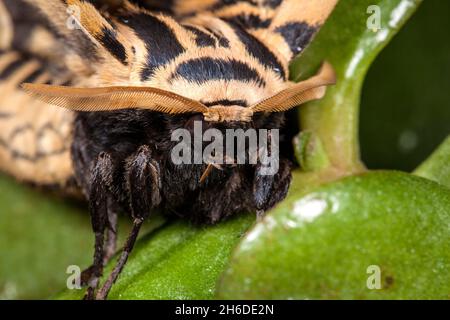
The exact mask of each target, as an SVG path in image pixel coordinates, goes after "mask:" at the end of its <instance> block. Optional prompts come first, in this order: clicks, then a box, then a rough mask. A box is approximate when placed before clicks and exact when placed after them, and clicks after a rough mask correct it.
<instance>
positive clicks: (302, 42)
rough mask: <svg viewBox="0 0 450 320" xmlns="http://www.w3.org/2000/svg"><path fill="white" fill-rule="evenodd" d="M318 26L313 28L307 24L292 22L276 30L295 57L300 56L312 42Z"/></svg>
mask: <svg viewBox="0 0 450 320" xmlns="http://www.w3.org/2000/svg"><path fill="white" fill-rule="evenodd" d="M317 29H318V26H311V25H309V24H307V23H305V22H290V23H287V24H285V25H284V26H280V27H278V28H276V29H275V31H276V32H278V33H279V34H281V35H282V36H283V38H284V40H285V41H286V42H287V44H288V45H289V48H290V49H291V51H292V54H293V55H294V56H296V55H298V54H299V53H300V52H301V51H303V49H305V47H306V46H307V45H308V44H309V42H310V41H311V39H312V37H313V35H314V34H315V33H316V31H317Z"/></svg>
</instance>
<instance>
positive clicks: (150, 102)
mask: <svg viewBox="0 0 450 320" xmlns="http://www.w3.org/2000/svg"><path fill="white" fill-rule="evenodd" d="M335 81H336V76H335V73H334V70H333V68H332V66H331V65H330V64H329V63H327V62H325V63H324V64H323V65H322V67H321V68H320V70H319V72H318V73H317V74H316V75H315V76H313V77H311V78H309V79H307V80H305V81H302V82H299V83H291V84H290V85H289V87H288V88H287V89H285V90H282V91H281V92H279V93H277V94H275V95H273V96H272V97H269V98H267V99H263V100H262V101H260V102H258V103H256V104H255V105H253V106H250V107H244V106H240V105H227V106H224V105H214V106H209V107H208V106H206V105H205V104H203V103H201V102H199V101H196V100H193V99H190V98H187V97H183V96H181V95H178V94H176V93H173V92H170V91H166V90H161V89H158V88H149V87H128V86H123V87H103V88H73V87H61V86H52V85H42V84H24V85H23V88H24V90H25V91H26V92H28V93H29V94H31V95H33V96H35V97H37V98H38V99H40V100H42V101H44V102H46V103H49V104H53V105H56V106H59V107H63V108H67V109H70V110H73V111H81V112H104V111H114V110H121V109H145V110H150V111H155V112H162V113H167V114H188V113H201V114H203V116H204V120H205V121H208V122H249V121H251V120H252V116H253V115H254V113H257V112H264V113H271V112H282V111H287V110H289V109H291V108H293V107H295V106H298V105H301V104H303V103H305V102H308V101H311V100H316V99H320V98H322V97H323V96H324V95H325V91H326V87H327V86H329V85H332V84H334V83H335ZM243 90H245V89H244V88H243Z"/></svg>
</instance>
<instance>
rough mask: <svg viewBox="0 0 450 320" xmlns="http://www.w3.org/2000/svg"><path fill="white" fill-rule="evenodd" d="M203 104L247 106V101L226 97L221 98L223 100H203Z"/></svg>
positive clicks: (208, 105) (210, 105) (209, 105)
mask: <svg viewBox="0 0 450 320" xmlns="http://www.w3.org/2000/svg"><path fill="white" fill-rule="evenodd" d="M203 104H204V105H205V106H207V107H212V106H219V105H220V106H241V107H248V103H247V101H245V100H228V99H223V100H216V101H211V102H204V103H203Z"/></svg>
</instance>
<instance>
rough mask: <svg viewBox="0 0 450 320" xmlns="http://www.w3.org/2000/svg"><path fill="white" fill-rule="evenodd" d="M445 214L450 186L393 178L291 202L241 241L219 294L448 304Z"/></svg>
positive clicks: (360, 181)
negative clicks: (410, 300)
mask: <svg viewBox="0 0 450 320" xmlns="http://www.w3.org/2000/svg"><path fill="white" fill-rule="evenodd" d="M296 182H300V181H296ZM448 208H450V190H449V189H447V188H445V187H443V186H441V185H439V184H437V183H435V182H431V181H429V180H426V179H423V178H419V177H415V176H412V175H410V174H406V173H397V172H371V173H364V174H361V175H358V176H353V177H348V178H344V179H342V180H340V181H338V182H335V183H331V184H327V185H325V186H322V187H320V188H318V189H316V190H315V191H314V192H311V193H309V194H307V195H306V196H304V197H296V196H291V197H290V198H289V199H288V200H287V201H285V202H284V203H283V204H282V205H280V206H279V207H277V208H276V210H275V211H274V212H272V213H271V214H270V215H269V216H267V217H266V218H265V219H264V220H263V221H262V222H260V223H259V224H257V225H256V226H255V227H254V228H253V229H252V230H251V231H250V232H249V233H248V234H247V236H246V237H245V239H244V240H243V241H242V242H241V243H240V244H239V246H238V248H237V250H236V251H235V252H234V255H233V257H232V259H231V263H230V265H229V267H228V269H227V271H226V272H225V273H224V276H223V278H222V279H221V282H220V284H219V289H218V294H217V297H218V298H224V299H433V298H434V299H448V293H449V292H450V273H449V272H448V270H449V268H450V242H449V232H450V230H449V221H450V210H449V209H448ZM378 285H379V286H378Z"/></svg>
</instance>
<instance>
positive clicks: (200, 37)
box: [185, 26, 216, 47]
mask: <svg viewBox="0 0 450 320" xmlns="http://www.w3.org/2000/svg"><path fill="white" fill-rule="evenodd" d="M185 28H186V29H188V30H189V31H192V32H193V33H194V34H195V43H196V44H197V46H199V47H215V46H216V40H214V38H213V37H211V36H210V35H209V34H207V33H205V32H203V31H202V30H200V29H198V28H196V27H193V26H185Z"/></svg>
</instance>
